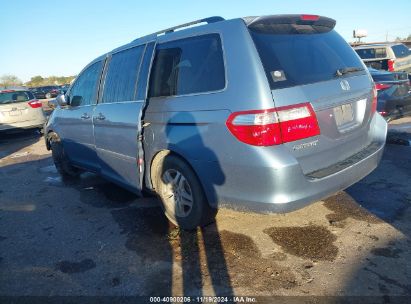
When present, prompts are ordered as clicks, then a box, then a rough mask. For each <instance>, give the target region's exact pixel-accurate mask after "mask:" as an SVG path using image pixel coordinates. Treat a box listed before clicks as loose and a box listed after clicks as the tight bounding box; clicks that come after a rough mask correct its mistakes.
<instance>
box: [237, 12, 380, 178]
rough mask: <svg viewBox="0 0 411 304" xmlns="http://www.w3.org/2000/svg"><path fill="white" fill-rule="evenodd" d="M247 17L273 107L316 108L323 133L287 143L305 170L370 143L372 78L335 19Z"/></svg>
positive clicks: (333, 161)
mask: <svg viewBox="0 0 411 304" xmlns="http://www.w3.org/2000/svg"><path fill="white" fill-rule="evenodd" d="M244 21H245V22H246V24H247V26H248V28H249V31H250V34H251V36H252V38H253V41H254V44H255V46H256V48H257V51H258V53H259V56H260V59H261V62H262V64H263V67H264V70H265V73H266V76H267V79H268V82H269V85H270V88H271V92H272V96H273V102H274V107H275V108H277V109H281V108H283V109H289V108H290V107H291V108H292V107H293V106H296V105H297V106H298V105H301V104H308V108H310V107H311V108H312V110H313V111H314V113H315V116H316V119H317V121H318V127H319V129H320V132H319V133H320V134H319V135H315V136H309V137H307V138H302V139H298V140H295V141H288V142H286V143H284V144H283V145H284V146H285V147H286V148H287V149H288V150H289V151H290V152H291V153H292V154H293V155H294V156H295V158H296V159H297V160H298V162H299V164H300V165H301V168H302V170H303V172H304V173H305V174H309V173H312V172H314V171H318V170H320V169H322V168H328V167H330V166H332V165H334V164H337V163H339V162H342V161H344V160H345V159H347V158H349V157H351V156H353V155H355V154H357V153H359V152H360V151H362V150H364V149H365V148H366V147H368V146H370V145H371V142H370V141H371V140H370V138H371V137H370V136H369V134H368V133H369V132H370V121H371V119H372V116H373V113H374V112H375V111H374V107H375V102H374V105H373V100H374V98H373V97H374V93H373V85H372V80H371V78H370V76H369V73H368V71H367V70H366V68H365V66H364V64H363V63H362V61H361V60H360V58H359V57H358V56H357V55H356V53H355V52H354V51H353V49H352V48H351V47H350V46H349V45H348V43H347V42H346V41H345V40H344V39H343V38H342V37H341V36H340V35H339V34H338V33H337V32H335V31H334V30H333V28H334V26H335V21H334V20H333V19H330V18H326V17H320V16H315V15H280V16H267V17H257V18H253V17H251V18H245V19H244ZM374 101H375V100H374ZM309 110H310V111H311V109H309ZM307 113H308V112H307ZM279 117H280V116H279ZM280 120H281V117H280ZM280 123H281V121H280ZM282 131H284V130H282ZM289 131H290V130H289ZM291 131H292V130H291Z"/></svg>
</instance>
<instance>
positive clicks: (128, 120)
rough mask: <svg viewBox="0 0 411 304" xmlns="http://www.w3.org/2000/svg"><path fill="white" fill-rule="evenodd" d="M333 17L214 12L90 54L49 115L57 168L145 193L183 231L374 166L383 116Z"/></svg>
mask: <svg viewBox="0 0 411 304" xmlns="http://www.w3.org/2000/svg"><path fill="white" fill-rule="evenodd" d="M203 23H205V24H203ZM334 26H335V21H334V20H333V19H330V18H326V17H321V16H316V15H273V16H262V17H247V18H238V19H232V20H224V19H223V18H221V17H211V18H206V19H202V20H198V21H194V22H190V23H186V24H183V25H180V26H176V27H173V28H169V29H166V30H163V31H160V32H157V33H154V34H151V35H148V36H145V37H142V38H139V39H137V40H134V41H132V42H131V43H129V44H126V45H124V46H121V47H119V48H117V49H115V50H113V51H111V52H108V53H106V54H104V55H102V56H100V57H98V58H96V59H95V60H93V61H92V62H91V63H90V64H88V65H87V66H86V67H85V68H84V70H83V71H82V72H81V73H80V74H79V75H78V77H77V79H76V80H75V81H74V83H73V84H72V85H71V87H70V88H69V90H68V91H67V93H66V94H65V95H64V96H63V95H60V96H59V97H58V103H59V106H57V108H56V109H55V111H54V112H53V114H52V115H51V117H50V119H49V120H48V122H47V125H46V136H45V139H46V144H47V147H48V149H51V150H52V156H53V159H54V163H55V165H56V167H57V169H58V171H59V172H60V173H61V174H62V175H66V176H67V175H68V176H72V177H73V176H76V175H78V174H79V173H80V172H81V171H82V170H87V171H92V172H95V173H97V174H100V175H102V176H103V177H105V178H107V179H108V180H111V181H113V182H115V183H117V184H119V185H121V186H123V187H125V188H127V189H129V190H131V191H134V192H135V193H137V194H141V192H142V190H146V189H148V190H150V191H153V192H155V193H157V195H158V196H159V197H160V199H161V201H162V206H163V208H164V212H165V214H166V216H167V217H168V218H169V220H170V221H171V222H173V223H175V224H177V225H179V226H180V227H182V228H183V229H193V228H195V227H197V226H202V225H206V224H208V223H210V222H212V221H213V219H214V217H215V215H216V212H217V209H218V208H219V207H221V206H230V207H232V208H236V209H244V210H254V211H258V212H287V211H291V210H295V209H298V208H302V207H304V206H305V205H307V204H309V203H311V202H314V201H316V200H319V199H322V198H325V197H327V196H329V195H332V194H334V193H335V192H337V191H340V190H342V189H344V188H346V187H348V186H350V185H351V184H353V183H355V182H357V181H358V180H360V179H362V178H363V177H365V176H366V175H367V174H369V173H370V172H371V171H372V170H373V169H375V168H376V166H377V165H378V162H379V161H380V158H381V155H382V153H383V148H384V144H385V138H386V132H387V124H386V122H385V120H384V119H383V118H382V117H381V116H380V115H379V114H378V113H376V96H377V95H376V90H375V88H374V84H373V81H372V78H371V76H370V74H369V72H368V70H367V69H366V68H365V65H364V64H363V63H362V61H361V59H360V58H359V57H358V55H357V54H356V53H355V52H354V51H353V49H352V48H351V47H350V46H349V45H348V44H347V42H346V41H344V39H343V38H342V37H341V36H340V35H339V34H338V33H337V32H335V30H334Z"/></svg>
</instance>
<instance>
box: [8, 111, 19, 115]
mask: <svg viewBox="0 0 411 304" xmlns="http://www.w3.org/2000/svg"><path fill="white" fill-rule="evenodd" d="M9 115H10V116H21V111H19V110H11V111H10V112H9Z"/></svg>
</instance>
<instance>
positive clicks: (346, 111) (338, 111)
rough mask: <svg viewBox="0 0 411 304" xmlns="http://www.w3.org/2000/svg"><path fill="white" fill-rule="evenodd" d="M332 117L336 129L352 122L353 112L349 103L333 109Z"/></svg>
mask: <svg viewBox="0 0 411 304" xmlns="http://www.w3.org/2000/svg"><path fill="white" fill-rule="evenodd" d="M333 111H334V117H335V123H336V124H337V127H339V128H340V127H344V126H345V125H348V124H351V123H352V122H353V120H354V112H353V107H352V104H351V103H347V104H344V105H341V106H337V107H334V109H333Z"/></svg>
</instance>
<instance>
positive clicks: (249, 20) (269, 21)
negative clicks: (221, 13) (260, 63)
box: [243, 14, 336, 34]
mask: <svg viewBox="0 0 411 304" xmlns="http://www.w3.org/2000/svg"><path fill="white" fill-rule="evenodd" d="M243 20H244V22H245V24H246V25H247V27H248V28H249V29H250V30H252V31H255V32H258V33H266V34H317V33H326V32H329V31H331V30H332V29H333V28H334V27H335V24H336V21H335V20H334V19H331V18H327V17H323V16H317V15H306V14H303V15H271V16H261V17H246V18H243Z"/></svg>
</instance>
